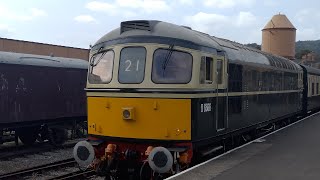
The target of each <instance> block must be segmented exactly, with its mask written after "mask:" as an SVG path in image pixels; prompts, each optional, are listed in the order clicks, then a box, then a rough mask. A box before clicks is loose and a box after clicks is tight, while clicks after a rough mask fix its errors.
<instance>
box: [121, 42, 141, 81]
mask: <svg viewBox="0 0 320 180" xmlns="http://www.w3.org/2000/svg"><path fill="white" fill-rule="evenodd" d="M145 62H146V49H145V48H144V47H127V48H123V49H122V50H121V55H120V65H119V82H120V83H141V82H142V81H143V79H144V67H145Z"/></svg>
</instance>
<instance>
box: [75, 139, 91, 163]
mask: <svg viewBox="0 0 320 180" xmlns="http://www.w3.org/2000/svg"><path fill="white" fill-rule="evenodd" d="M73 157H74V159H75V160H76V162H77V163H78V164H79V166H80V167H88V166H89V165H90V164H91V162H92V161H93V159H94V157H95V154H94V149H93V146H92V145H91V144H90V143H89V142H87V141H80V142H78V143H77V144H76V145H75V146H74V148H73Z"/></svg>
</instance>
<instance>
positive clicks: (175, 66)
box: [151, 49, 192, 84]
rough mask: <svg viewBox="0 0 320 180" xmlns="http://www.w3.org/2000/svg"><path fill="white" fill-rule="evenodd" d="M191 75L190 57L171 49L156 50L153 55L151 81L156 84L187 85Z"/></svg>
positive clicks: (187, 54)
mask: <svg viewBox="0 0 320 180" xmlns="http://www.w3.org/2000/svg"><path fill="white" fill-rule="evenodd" d="M191 75H192V56H191V54H189V53H186V52H182V51H177V50H173V49H157V50H156V51H155V52H154V54H153V63H152V76H151V79H152V81H153V82H154V83H157V84H187V83H189V82H190V80H191Z"/></svg>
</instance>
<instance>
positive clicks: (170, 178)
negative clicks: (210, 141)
mask: <svg viewBox="0 0 320 180" xmlns="http://www.w3.org/2000/svg"><path fill="white" fill-rule="evenodd" d="M319 113H320V112H316V113H314V114H311V115H310V116H307V117H305V118H303V119H300V120H299V121H296V122H294V123H292V124H289V125H288V126H285V127H282V128H280V129H277V130H276V131H273V132H271V133H269V134H266V135H264V136H262V137H260V138H258V139H255V140H253V141H250V142H248V143H246V144H243V145H241V146H239V147H237V148H234V149H232V150H229V151H227V152H225V153H223V154H220V155H219V156H216V157H214V158H212V159H209V160H207V161H205V162H203V163H200V164H198V165H195V166H193V167H191V168H188V169H187V170H184V171H182V172H180V173H178V174H175V175H173V176H170V177H168V178H167V179H166V180H172V179H174V178H175V177H178V176H179V175H181V174H184V173H186V172H189V171H192V170H193V169H195V168H197V167H199V166H202V165H205V164H207V163H209V162H211V161H213V160H216V159H218V158H220V157H222V156H224V155H227V154H229V153H231V152H233V151H236V150H238V149H241V148H243V147H245V146H248V145H250V144H251V143H253V142H255V141H257V140H261V139H263V138H265V137H267V136H270V135H272V134H274V133H276V132H278V131H281V130H283V129H286V128H288V127H290V126H293V125H295V124H297V123H299V122H302V121H304V120H306V119H308V118H310V117H312V116H315V115H317V114H319Z"/></svg>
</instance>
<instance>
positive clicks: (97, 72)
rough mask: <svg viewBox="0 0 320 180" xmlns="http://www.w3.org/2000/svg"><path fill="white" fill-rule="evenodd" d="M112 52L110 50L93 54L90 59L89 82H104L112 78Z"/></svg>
mask: <svg viewBox="0 0 320 180" xmlns="http://www.w3.org/2000/svg"><path fill="white" fill-rule="evenodd" d="M113 59H114V52H113V51H112V50H109V51H105V52H101V53H98V54H95V55H93V56H92V57H91V60H90V73H89V76H88V81H89V83H95V84H106V83H109V82H110V81H111V79H112V70H113Z"/></svg>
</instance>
